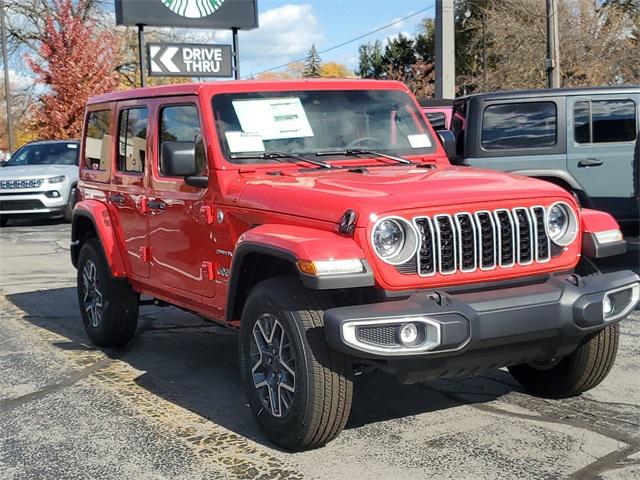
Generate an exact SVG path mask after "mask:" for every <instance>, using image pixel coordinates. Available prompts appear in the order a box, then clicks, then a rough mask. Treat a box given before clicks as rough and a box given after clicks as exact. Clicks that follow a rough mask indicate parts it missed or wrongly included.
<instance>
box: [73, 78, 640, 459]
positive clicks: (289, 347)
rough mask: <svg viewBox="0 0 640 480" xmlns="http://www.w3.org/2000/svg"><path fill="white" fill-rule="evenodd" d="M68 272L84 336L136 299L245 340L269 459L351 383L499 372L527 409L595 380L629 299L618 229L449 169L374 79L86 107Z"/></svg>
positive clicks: (632, 293)
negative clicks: (617, 265) (602, 260)
mask: <svg viewBox="0 0 640 480" xmlns="http://www.w3.org/2000/svg"><path fill="white" fill-rule="evenodd" d="M79 189H80V192H81V201H79V203H78V204H77V206H76V208H75V211H74V218H73V231H72V237H73V238H72V241H73V243H72V251H71V256H72V260H73V264H74V265H75V266H76V268H77V270H78V299H79V305H80V310H81V312H82V318H83V321H84V325H85V327H86V330H87V333H88V335H89V337H90V338H91V339H92V340H93V342H95V343H96V344H98V345H100V346H116V345H123V344H125V343H127V342H129V341H130V340H131V339H132V337H133V335H134V332H135V330H136V323H137V317H138V305H139V304H140V295H141V294H145V295H146V296H149V297H152V298H153V299H155V300H156V301H157V302H161V303H169V304H172V305H176V306H178V307H180V308H183V309H185V310H188V311H191V312H195V313H197V314H198V315H201V316H202V317H205V318H207V319H211V320H213V321H216V322H220V323H222V324H223V325H226V326H228V327H230V328H233V329H236V330H238V331H239V334H240V335H239V336H240V341H239V357H240V359H239V363H240V373H241V377H242V382H243V384H244V388H245V390H246V394H247V397H248V402H249V405H250V407H251V410H252V411H253V414H254V415H255V417H256V419H257V421H258V423H259V424H260V426H261V427H262V428H263V430H264V431H265V433H266V435H267V436H268V437H269V438H270V439H271V440H272V441H273V442H275V443H277V444H279V445H281V446H283V447H286V448H288V449H295V450H300V449H308V448H313V447H318V446H320V445H323V444H324V443H326V442H328V441H330V440H331V439H333V438H335V437H336V436H337V435H338V434H339V432H340V431H341V430H342V428H343V427H344V425H345V422H346V421H347V418H348V416H349V411H350V406H351V399H352V390H353V381H352V379H353V375H354V371H356V372H358V371H361V370H363V369H369V368H371V367H373V368H375V369H381V370H385V371H388V372H391V373H392V374H395V375H397V376H398V377H399V378H400V379H401V380H402V381H404V382H418V381H423V380H427V379H433V378H441V377H445V376H451V375H467V374H473V373H476V372H478V371H480V370H482V369H496V368H500V367H504V366H507V367H508V368H509V371H510V372H511V373H512V374H513V376H514V377H515V378H516V379H517V380H518V381H519V382H520V383H522V384H523V385H524V386H525V387H526V388H528V389H529V390H530V391H532V392H533V393H535V394H538V395H544V396H549V397H566V396H570V395H576V394H579V393H581V392H584V391H586V390H588V389H590V388H593V387H595V386H596V385H597V384H598V383H600V382H601V381H602V380H603V379H604V378H605V376H606V375H607V373H608V372H609V370H610V368H611V366H612V364H613V362H614V358H615V356H616V350H617V343H618V322H619V321H620V320H621V319H623V318H624V317H625V316H627V315H628V314H629V312H631V311H632V310H633V309H634V307H635V306H636V304H637V302H638V297H639V294H640V284H639V278H638V276H637V275H635V274H634V273H632V272H630V271H620V272H614V273H607V274H602V273H600V272H599V271H598V270H597V268H595V266H594V264H593V263H592V262H591V261H590V260H589V258H588V257H592V258H593V257H602V256H606V255H610V254H615V253H619V252H620V249H621V246H622V247H623V246H624V243H621V242H622V240H621V236H620V232H619V230H618V225H617V224H616V223H615V221H614V220H613V219H612V218H611V217H610V216H609V215H607V214H604V213H600V212H595V211H590V210H585V209H580V207H579V205H578V204H577V203H576V201H575V200H574V198H573V197H572V196H571V195H570V194H569V193H567V192H566V191H565V190H563V189H561V188H559V187H556V186H554V185H552V184H550V183H546V182H543V181H539V180H533V179H529V178H524V177H518V176H514V175H507V174H502V173H497V172H493V171H482V170H475V169H471V168H467V167H452V166H451V165H450V164H449V162H448V160H447V156H446V154H445V149H444V148H443V146H442V145H441V144H440V142H439V140H438V139H437V137H436V136H435V134H434V132H433V130H432V129H431V127H430V126H429V125H428V123H427V121H426V120H425V117H424V116H423V114H422V113H421V111H420V107H419V105H418V103H417V102H416V100H415V98H414V97H413V96H411V94H410V93H409V91H408V90H407V89H406V88H405V87H404V86H403V85H401V84H399V83H395V82H376V81H291V82H225V83H223V82H216V83H208V84H191V85H175V86H165V87H153V88H146V89H139V90H131V91H127V92H119V93H113V94H108V95H103V96H100V97H97V98H94V99H93V100H91V101H90V103H89V105H88V107H87V110H86V118H85V127H84V135H83V139H82V146H81V174H80V184H79Z"/></svg>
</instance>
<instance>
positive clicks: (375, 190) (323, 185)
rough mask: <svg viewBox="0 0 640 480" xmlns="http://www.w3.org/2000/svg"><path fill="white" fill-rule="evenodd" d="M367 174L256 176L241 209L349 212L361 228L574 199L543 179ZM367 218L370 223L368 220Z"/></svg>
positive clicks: (389, 171) (325, 215)
mask: <svg viewBox="0 0 640 480" xmlns="http://www.w3.org/2000/svg"><path fill="white" fill-rule="evenodd" d="M367 170H368V172H366V173H356V172H349V171H348V170H337V169H336V170H335V171H330V170H329V171H323V172H316V171H314V172H310V173H300V172H295V171H292V172H286V171H285V172H282V174H281V175H273V174H271V175H268V174H266V173H265V174H261V173H259V174H256V172H253V173H252V174H251V177H248V176H247V177H243V178H246V180H244V185H242V186H241V192H240V198H239V200H240V201H239V202H238V203H239V204H240V205H242V206H244V207H247V208H255V209H261V210H269V211H272V212H277V213H283V214H289V215H295V216H299V217H307V218H314V219H318V220H325V221H329V222H337V221H339V219H340V217H341V216H342V214H343V213H344V212H345V211H346V210H347V209H353V210H355V211H356V212H358V214H359V221H358V224H359V226H362V225H363V223H362V222H363V221H366V219H367V218H368V217H369V215H370V214H372V213H375V214H383V213H388V212H399V211H403V210H409V209H419V208H426V207H437V206H442V205H451V204H452V203H456V204H460V205H464V204H466V203H477V202H487V201H495V202H496V208H498V207H499V204H500V201H505V200H516V199H531V198H543V197H554V196H556V197H563V198H571V197H570V195H569V194H568V192H566V191H564V190H563V189H561V188H560V187H557V186H555V185H552V184H551V183H548V182H544V181H541V180H537V179H533V178H528V177H522V176H518V175H512V174H507V173H501V172H496V171H492V170H481V169H475V168H473V169H471V168H468V167H450V166H448V167H440V168H430V169H427V168H407V167H379V168H369V169H367ZM363 219H365V220H363Z"/></svg>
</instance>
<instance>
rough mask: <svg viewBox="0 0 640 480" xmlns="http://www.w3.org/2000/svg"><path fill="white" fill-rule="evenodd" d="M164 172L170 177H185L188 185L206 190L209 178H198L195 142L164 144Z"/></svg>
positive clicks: (161, 148) (162, 151)
mask: <svg viewBox="0 0 640 480" xmlns="http://www.w3.org/2000/svg"><path fill="white" fill-rule="evenodd" d="M160 153H161V155H162V170H163V173H164V174H165V175H169V176H170V177H184V181H185V183H186V184H187V185H191V186H192V187H198V188H206V187H207V186H208V184H209V178H208V177H200V176H197V174H198V173H200V172H198V165H197V163H196V144H195V143H194V142H162V145H160Z"/></svg>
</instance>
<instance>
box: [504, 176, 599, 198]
mask: <svg viewBox="0 0 640 480" xmlns="http://www.w3.org/2000/svg"><path fill="white" fill-rule="evenodd" d="M508 172H509V173H513V174H515V175H522V176H523V177H534V178H541V177H546V178H557V179H558V180H561V181H563V182H564V183H566V184H567V185H569V187H570V188H571V190H573V191H574V192H575V193H576V195H577V196H578V199H579V200H580V204H581V205H582V206H583V207H585V208H593V206H594V205H593V201H592V200H591V197H590V196H589V194H588V193H587V192H585V190H584V188H582V185H580V183H579V182H578V181H577V180H576V179H575V177H574V176H573V175H571V174H570V173H569V172H567V171H566V170H560V169H550V170H546V169H527V170H509V171H508Z"/></svg>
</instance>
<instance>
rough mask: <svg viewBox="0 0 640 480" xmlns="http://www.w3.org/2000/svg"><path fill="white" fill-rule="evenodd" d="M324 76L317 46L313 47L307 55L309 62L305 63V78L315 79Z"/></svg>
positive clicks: (303, 75) (303, 73)
mask: <svg viewBox="0 0 640 480" xmlns="http://www.w3.org/2000/svg"><path fill="white" fill-rule="evenodd" d="M321 75H322V62H321V60H320V55H318V50H317V49H316V44H315V43H314V44H313V45H311V48H310V49H309V53H308V54H307V60H306V61H305V63H304V71H303V72H302V77H303V78H314V77H320V76H321Z"/></svg>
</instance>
